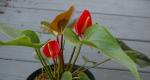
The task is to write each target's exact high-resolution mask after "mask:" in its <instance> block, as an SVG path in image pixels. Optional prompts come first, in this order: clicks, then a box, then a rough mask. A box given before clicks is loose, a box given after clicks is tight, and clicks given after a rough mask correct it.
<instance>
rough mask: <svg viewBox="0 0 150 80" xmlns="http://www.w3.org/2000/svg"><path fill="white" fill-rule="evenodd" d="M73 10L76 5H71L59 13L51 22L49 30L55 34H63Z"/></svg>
mask: <svg viewBox="0 0 150 80" xmlns="http://www.w3.org/2000/svg"><path fill="white" fill-rule="evenodd" d="M73 12H74V6H71V7H70V8H69V9H68V10H67V11H64V12H62V13H60V14H58V15H57V16H56V17H55V19H54V20H53V21H52V22H51V23H50V25H49V32H52V33H53V34H55V35H58V34H62V32H63V30H64V28H65V27H66V25H67V23H68V22H69V20H70V18H71V16H72V13H73Z"/></svg>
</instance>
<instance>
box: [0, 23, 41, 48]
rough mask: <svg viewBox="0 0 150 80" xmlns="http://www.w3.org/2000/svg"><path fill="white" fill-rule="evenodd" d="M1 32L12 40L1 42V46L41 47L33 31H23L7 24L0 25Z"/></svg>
mask: <svg viewBox="0 0 150 80" xmlns="http://www.w3.org/2000/svg"><path fill="white" fill-rule="evenodd" d="M0 32H2V33H4V34H5V35H7V36H10V37H11V38H12V39H11V40H9V41H0V46H27V47H41V44H40V40H39V38H38V36H37V35H36V33H35V32H34V31H32V30H24V31H21V30H18V29H15V28H12V27H10V26H6V25H5V24H0Z"/></svg>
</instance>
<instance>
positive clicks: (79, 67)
mask: <svg viewBox="0 0 150 80" xmlns="http://www.w3.org/2000/svg"><path fill="white" fill-rule="evenodd" d="M86 64H87V62H85V63H84V64H83V65H82V66H80V67H79V68H78V69H76V70H75V71H74V72H73V73H72V74H75V73H76V72H78V71H80V70H81V69H82V68H84V66H85V65H86Z"/></svg>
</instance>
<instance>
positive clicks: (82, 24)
mask: <svg viewBox="0 0 150 80" xmlns="http://www.w3.org/2000/svg"><path fill="white" fill-rule="evenodd" d="M91 25H92V18H91V15H90V12H89V11H88V10H84V11H83V12H82V14H81V16H80V17H79V19H78V20H77V22H76V24H75V31H76V33H77V35H78V36H80V37H82V36H83V34H84V32H85V30H86V29H87V27H90V26H91Z"/></svg>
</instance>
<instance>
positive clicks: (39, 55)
mask: <svg viewBox="0 0 150 80" xmlns="http://www.w3.org/2000/svg"><path fill="white" fill-rule="evenodd" d="M35 51H36V53H37V55H38V57H39V59H40V62H41V63H42V65H43V68H44V70H45V72H46V73H47V75H48V76H49V78H50V79H53V76H52V74H51V73H50V72H49V70H48V68H47V67H48V66H47V64H46V62H45V61H44V60H43V57H42V55H41V54H40V53H39V49H37V48H35Z"/></svg>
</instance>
